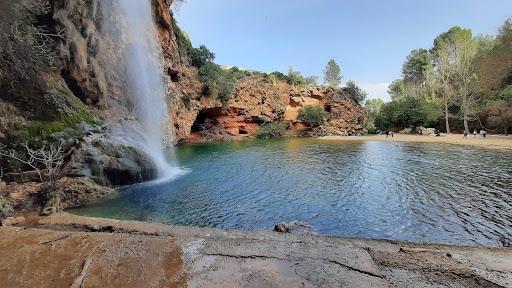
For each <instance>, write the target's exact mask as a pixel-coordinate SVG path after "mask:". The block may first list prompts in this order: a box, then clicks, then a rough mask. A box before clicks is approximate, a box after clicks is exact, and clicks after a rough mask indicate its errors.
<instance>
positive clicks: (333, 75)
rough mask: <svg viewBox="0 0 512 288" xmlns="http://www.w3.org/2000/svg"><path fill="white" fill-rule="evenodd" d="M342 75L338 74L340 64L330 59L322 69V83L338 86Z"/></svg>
mask: <svg viewBox="0 0 512 288" xmlns="http://www.w3.org/2000/svg"><path fill="white" fill-rule="evenodd" d="M341 79H343V76H341V74H340V66H338V63H336V61H334V59H331V61H329V63H327V66H325V70H324V85H328V86H339V85H340V84H341Z"/></svg>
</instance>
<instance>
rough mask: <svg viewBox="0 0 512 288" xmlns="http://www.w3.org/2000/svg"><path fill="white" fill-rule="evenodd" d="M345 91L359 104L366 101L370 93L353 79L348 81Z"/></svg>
mask: <svg viewBox="0 0 512 288" xmlns="http://www.w3.org/2000/svg"><path fill="white" fill-rule="evenodd" d="M345 91H347V93H348V94H349V95H350V98H352V100H354V102H356V103H357V104H361V103H363V102H364V100H365V99H366V97H367V96H368V93H367V92H366V91H364V90H363V89H361V87H359V85H357V84H356V82H354V81H352V80H348V81H347V87H345Z"/></svg>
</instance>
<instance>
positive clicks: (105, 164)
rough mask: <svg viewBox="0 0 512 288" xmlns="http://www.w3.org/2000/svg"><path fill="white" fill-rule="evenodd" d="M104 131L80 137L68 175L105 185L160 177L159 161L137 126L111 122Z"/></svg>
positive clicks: (74, 148)
mask: <svg viewBox="0 0 512 288" xmlns="http://www.w3.org/2000/svg"><path fill="white" fill-rule="evenodd" d="M101 131H102V132H101V133H97V132H92V133H90V134H89V135H88V136H84V137H82V138H80V139H79V140H80V141H79V143H78V144H77V145H76V146H74V147H72V148H71V151H70V154H71V156H70V161H69V163H68V164H67V169H68V171H69V173H68V175H70V176H86V177H89V178H91V179H93V180H94V181H95V182H96V183H98V184H101V185H128V184H134V183H138V182H142V181H146V180H151V179H154V178H155V177H156V173H157V167H156V164H155V163H154V162H153V160H152V158H151V156H150V155H149V154H148V153H147V152H146V150H145V149H144V145H145V144H146V140H145V139H144V137H143V136H142V134H141V133H140V132H139V131H138V130H137V129H136V128H135V126H133V125H131V124H129V123H121V122H118V123H109V124H108V125H105V126H104V127H103V128H102V130H101Z"/></svg>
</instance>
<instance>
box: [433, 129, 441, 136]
mask: <svg viewBox="0 0 512 288" xmlns="http://www.w3.org/2000/svg"><path fill="white" fill-rule="evenodd" d="M434 134H436V137H440V136H441V131H440V130H438V129H436V130H434Z"/></svg>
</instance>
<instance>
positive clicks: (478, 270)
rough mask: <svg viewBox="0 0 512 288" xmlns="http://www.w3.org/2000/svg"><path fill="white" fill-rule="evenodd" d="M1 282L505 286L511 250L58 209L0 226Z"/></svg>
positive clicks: (511, 276) (510, 282) (509, 280)
mask: <svg viewBox="0 0 512 288" xmlns="http://www.w3.org/2000/svg"><path fill="white" fill-rule="evenodd" d="M0 283H3V284H7V285H6V286H5V285H3V286H2V287H34V285H37V286H38V287H107V286H108V287H512V249H510V248H484V247H462V246H450V245H439V244H415V243H406V242H397V241H389V240H380V239H364V238H343V237H333V236H323V235H311V234H290V233H286V234H283V233H276V232H271V231H249V230H222V229H209V228H198V227H177V226H166V225H160V224H154V223H143V222H134V221H117V220H108V219H100V218H87V217H80V216H74V215H71V214H66V213H61V214H55V215H52V216H50V217H46V218H43V219H42V220H40V221H39V225H38V226H37V227H34V228H30V229H24V228H19V227H18V228H16V227H0Z"/></svg>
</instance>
